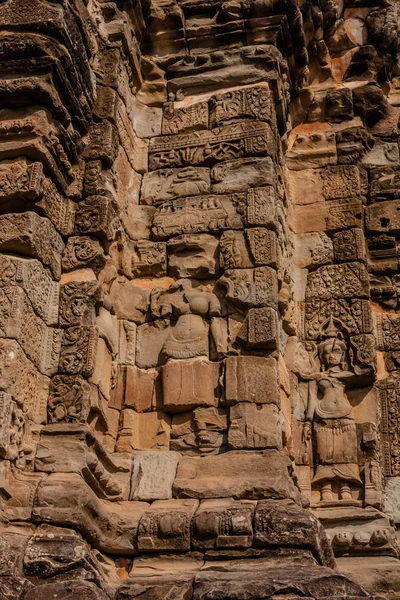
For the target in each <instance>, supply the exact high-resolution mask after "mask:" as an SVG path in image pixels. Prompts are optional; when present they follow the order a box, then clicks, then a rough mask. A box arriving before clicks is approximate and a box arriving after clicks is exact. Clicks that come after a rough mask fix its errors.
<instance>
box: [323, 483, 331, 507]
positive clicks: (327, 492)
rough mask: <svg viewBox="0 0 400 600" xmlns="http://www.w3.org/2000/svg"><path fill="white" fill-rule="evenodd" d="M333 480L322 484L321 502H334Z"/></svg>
mask: <svg viewBox="0 0 400 600" xmlns="http://www.w3.org/2000/svg"><path fill="white" fill-rule="evenodd" d="M332 500H333V495H332V482H331V481H327V482H326V483H324V484H323V485H322V486H321V502H332Z"/></svg>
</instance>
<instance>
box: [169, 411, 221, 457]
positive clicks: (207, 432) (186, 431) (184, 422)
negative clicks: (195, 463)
mask: <svg viewBox="0 0 400 600" xmlns="http://www.w3.org/2000/svg"><path fill="white" fill-rule="evenodd" d="M227 428H228V422H227V414H226V411H224V410H223V409H219V410H218V409H216V408H211V407H210V408H202V407H200V408H196V409H195V410H194V411H193V412H192V413H186V414H182V415H177V416H176V417H174V420H173V424H172V436H173V438H175V440H176V441H175V442H173V443H172V446H173V447H174V449H176V450H178V451H183V450H188V451H190V452H194V453H198V452H200V453H207V452H213V451H215V450H217V449H218V448H220V447H221V445H222V444H223V433H224V432H226V430H227ZM172 446H171V448H172Z"/></svg>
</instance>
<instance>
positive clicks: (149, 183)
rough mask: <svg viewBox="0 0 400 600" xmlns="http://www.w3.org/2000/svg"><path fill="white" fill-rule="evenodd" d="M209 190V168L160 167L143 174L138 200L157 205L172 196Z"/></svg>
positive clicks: (193, 194)
mask: <svg viewBox="0 0 400 600" xmlns="http://www.w3.org/2000/svg"><path fill="white" fill-rule="evenodd" d="M210 191H211V183H210V169H207V168H205V167H192V166H190V167H185V168H183V169H160V170H158V171H153V172H151V173H145V174H144V176H143V181H142V187H141V193H140V202H141V203H142V204H150V205H151V204H154V205H157V204H160V203H161V202H165V201H167V200H173V199H174V198H181V197H186V196H198V195H203V194H209V193H210Z"/></svg>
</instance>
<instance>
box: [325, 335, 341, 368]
mask: <svg viewBox="0 0 400 600" xmlns="http://www.w3.org/2000/svg"><path fill="white" fill-rule="evenodd" d="M345 357H346V345H345V343H344V342H342V341H341V340H338V339H337V338H334V339H331V340H328V341H327V342H325V343H324V344H323V346H322V351H321V358H322V362H323V363H324V365H325V366H326V367H327V368H328V369H329V368H331V367H337V366H340V365H341V364H342V363H343V362H344V360H345Z"/></svg>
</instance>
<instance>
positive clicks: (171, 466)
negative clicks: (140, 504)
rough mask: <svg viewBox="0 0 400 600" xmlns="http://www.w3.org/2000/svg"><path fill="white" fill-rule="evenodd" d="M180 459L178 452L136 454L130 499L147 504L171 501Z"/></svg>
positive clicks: (134, 456) (144, 452)
mask: <svg viewBox="0 0 400 600" xmlns="http://www.w3.org/2000/svg"><path fill="white" fill-rule="evenodd" d="M180 457H181V455H180V454H179V453H178V452H162V451H143V452H135V453H134V455H133V471H132V479H131V493H130V499H131V500H145V501H147V502H153V501H154V500H169V499H171V498H172V485H173V483H174V479H175V476H176V470H177V468H178V463H179V459H180Z"/></svg>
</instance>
